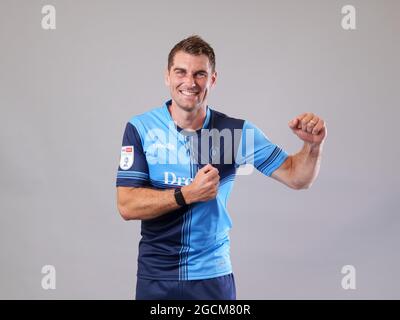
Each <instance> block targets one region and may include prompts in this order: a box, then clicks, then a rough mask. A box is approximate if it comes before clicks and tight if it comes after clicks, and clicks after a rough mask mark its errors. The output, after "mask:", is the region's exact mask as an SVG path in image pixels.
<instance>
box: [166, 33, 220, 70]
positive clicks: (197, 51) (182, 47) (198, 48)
mask: <svg viewBox="0 0 400 320" xmlns="http://www.w3.org/2000/svg"><path fill="white" fill-rule="evenodd" d="M178 51H183V52H186V53H189V54H192V55H195V56H199V55H202V54H204V55H205V56H207V57H208V61H209V62H210V65H211V70H212V72H214V71H215V53H214V49H213V48H212V47H211V46H210V45H209V44H208V43H207V42H205V41H204V40H203V39H202V38H201V37H200V36H198V35H193V36H190V37H188V38H186V39H183V40H181V41H180V42H178V43H177V44H176V45H175V46H174V47H173V48H172V50H171V51H170V53H169V55H168V70H169V69H171V67H172V64H173V63H174V57H175V54H176V53H177V52H178Z"/></svg>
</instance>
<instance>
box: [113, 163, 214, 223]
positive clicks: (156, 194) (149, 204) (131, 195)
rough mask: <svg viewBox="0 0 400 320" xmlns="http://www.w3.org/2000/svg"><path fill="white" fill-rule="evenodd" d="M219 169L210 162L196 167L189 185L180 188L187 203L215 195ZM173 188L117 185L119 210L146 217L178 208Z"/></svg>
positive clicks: (124, 214)
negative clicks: (159, 188)
mask: <svg viewBox="0 0 400 320" xmlns="http://www.w3.org/2000/svg"><path fill="white" fill-rule="evenodd" d="M218 186H219V174H218V169H216V168H214V167H213V166H211V165H210V164H208V165H206V166H204V167H203V168H202V169H200V170H199V171H198V173H197V174H196V177H195V178H194V180H193V182H192V183H191V184H190V185H187V186H184V187H182V188H181V191H182V195H183V197H184V199H185V202H186V203H187V204H191V203H194V202H198V201H208V200H211V199H214V198H215V197H216V195H217V193H218ZM174 191H175V190H174V189H166V190H156V189H151V188H144V187H121V186H120V187H117V205H118V211H119V212H120V214H121V216H122V218H124V219H125V220H148V219H154V218H157V217H159V216H161V215H163V214H166V213H168V212H171V211H173V210H176V209H178V208H180V206H179V205H178V204H177V203H176V200H175V196H174Z"/></svg>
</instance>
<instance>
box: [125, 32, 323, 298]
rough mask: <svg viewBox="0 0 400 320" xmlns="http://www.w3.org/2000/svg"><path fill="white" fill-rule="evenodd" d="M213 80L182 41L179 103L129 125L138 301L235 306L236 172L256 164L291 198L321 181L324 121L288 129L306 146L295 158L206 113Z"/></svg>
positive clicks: (209, 65) (247, 126)
mask: <svg viewBox="0 0 400 320" xmlns="http://www.w3.org/2000/svg"><path fill="white" fill-rule="evenodd" d="M216 79H217V72H216V70H215V54H214V50H213V49H212V48H211V46H210V45H209V44H208V43H206V42H205V41H204V40H202V39H201V38H200V37H198V36H191V37H189V38H187V39H184V40H182V41H181V42H179V43H178V44H176V45H175V47H174V48H173V49H172V50H171V52H170V54H169V57H168V68H167V70H166V72H165V82H166V85H167V86H168V87H169V90H170V94H171V97H172V99H171V100H169V101H167V102H165V103H164V105H163V106H161V107H157V108H154V109H152V110H150V111H148V112H146V113H144V114H141V115H137V116H134V117H133V118H132V119H131V120H130V121H129V122H128V123H127V125H126V129H125V133H124V137H123V143H122V151H121V160H120V166H119V168H118V174H117V202H118V210H119V212H120V214H121V215H122V217H123V218H124V219H125V220H142V224H141V234H142V239H141V240H140V244H139V257H138V272H137V286H136V299H224V300H227V299H236V288H235V279H234V276H233V272H232V266H231V262H230V257H229V234H228V233H229V229H230V228H231V219H230V217H229V214H228V212H227V210H226V204H227V200H228V197H229V194H230V191H231V189H232V186H233V180H234V177H235V174H236V172H237V170H238V168H239V167H240V166H241V165H244V164H252V165H254V167H255V168H256V169H257V170H259V171H260V172H262V173H263V174H265V175H267V176H271V177H272V178H274V179H276V180H277V181H280V182H282V183H284V184H285V185H287V186H288V187H290V188H293V189H306V188H308V187H310V186H311V184H312V183H313V181H314V180H315V178H316V176H317V175H318V171H319V166H320V160H321V151H322V145H323V142H324V139H325V137H326V134H327V130H326V127H325V124H324V121H323V120H322V119H320V118H319V117H318V116H316V115H314V114H312V113H303V114H301V115H299V116H297V117H295V118H294V119H293V120H291V121H290V122H289V127H290V128H291V129H292V130H293V132H294V133H295V134H296V135H297V136H298V137H299V138H300V139H301V140H302V141H304V145H303V147H302V149H301V150H300V151H299V152H298V153H296V154H294V155H288V154H287V153H286V152H285V151H284V150H283V149H282V148H280V147H279V146H277V145H275V144H273V143H272V142H271V141H269V139H268V138H267V137H266V136H265V135H264V134H263V133H262V132H261V131H260V129H258V128H257V127H256V126H255V125H254V124H252V123H251V122H249V121H245V120H241V119H235V118H232V117H229V116H227V115H225V114H223V113H220V112H218V111H216V110H214V109H213V108H211V107H210V106H208V105H207V98H208V93H209V91H210V89H211V88H212V87H213V86H214V85H215V83H216ZM232 137H233V139H231V140H230V138H232ZM237 137H239V139H237ZM235 138H236V139H235ZM232 140H233V143H232ZM238 140H239V141H238Z"/></svg>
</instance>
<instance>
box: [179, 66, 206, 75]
mask: <svg viewBox="0 0 400 320" xmlns="http://www.w3.org/2000/svg"><path fill="white" fill-rule="evenodd" d="M172 71H184V72H186V71H187V70H186V69H185V68H180V67H175V68H173V69H172ZM201 72H203V73H205V74H208V72H207V71H206V70H197V71H196V72H195V74H196V73H201Z"/></svg>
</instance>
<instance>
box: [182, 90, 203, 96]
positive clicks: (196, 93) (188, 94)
mask: <svg viewBox="0 0 400 320" xmlns="http://www.w3.org/2000/svg"><path fill="white" fill-rule="evenodd" d="M178 91H179V93H180V94H182V95H183V96H185V97H196V96H197V95H198V94H199V93H200V92H199V91H191V90H178Z"/></svg>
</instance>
